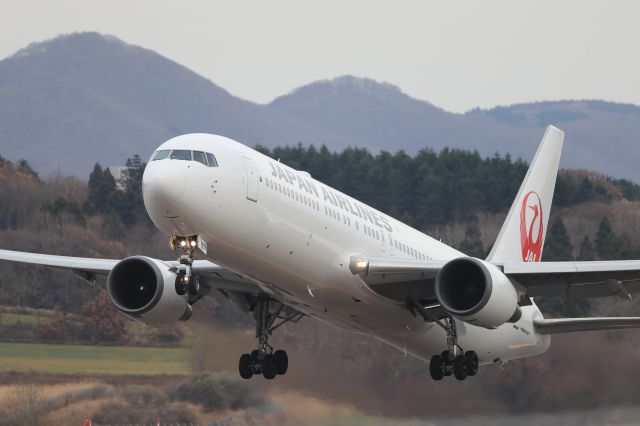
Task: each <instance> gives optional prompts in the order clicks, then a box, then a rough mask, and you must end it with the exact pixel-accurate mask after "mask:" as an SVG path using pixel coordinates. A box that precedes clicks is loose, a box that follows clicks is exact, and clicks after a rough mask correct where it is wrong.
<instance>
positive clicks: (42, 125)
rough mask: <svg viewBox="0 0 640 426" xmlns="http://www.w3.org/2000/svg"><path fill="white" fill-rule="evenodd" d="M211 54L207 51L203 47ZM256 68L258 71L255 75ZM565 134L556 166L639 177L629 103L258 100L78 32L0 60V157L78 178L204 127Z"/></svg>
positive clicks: (421, 135) (314, 94)
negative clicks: (457, 106) (481, 105)
mask: <svg viewBox="0 0 640 426" xmlns="http://www.w3.org/2000/svg"><path fill="white" fill-rule="evenodd" d="M207 54H212V55H215V52H207ZM256 72H259V69H257V70H256ZM547 124H556V125H558V126H559V127H561V128H562V129H564V130H566V131H567V139H566V145H565V147H566V148H565V153H564V157H563V163H562V164H563V166H564V167H572V168H585V169H590V170H596V171H598V172H601V173H604V174H607V175H611V176H615V177H624V178H629V179H632V180H634V181H636V182H640V170H638V168H637V167H636V164H638V163H639V162H640V151H639V150H637V149H635V148H634V147H635V146H637V143H638V136H637V135H640V108H638V107H636V106H633V105H623V104H615V103H608V102H603V101H560V102H540V103H534V104H522V105H514V106H509V107H500V108H494V109H491V110H474V111H470V112H468V113H466V114H453V113H450V112H447V111H444V110H442V109H440V108H438V107H437V106H434V105H432V104H430V103H428V102H425V101H421V100H417V99H413V98H411V97H410V96H408V95H407V94H405V93H403V92H402V91H401V90H400V89H399V88H397V87H395V86H393V85H390V84H387V83H378V82H375V81H373V80H369V79H364V78H356V77H351V76H344V77H339V78H336V79H333V80H326V81H318V82H314V83H311V84H309V85H306V86H304V87H301V88H299V89H297V90H294V91H293V92H291V93H290V94H287V95H284V96H281V97H279V98H277V99H275V100H274V101H273V102H271V103H270V104H268V105H259V104H255V103H252V102H248V101H245V100H242V99H239V98H237V97H235V96H233V95H231V94H230V93H228V92H227V91H225V90H224V89H223V88H221V87H219V86H217V85H215V84H214V83H213V82H211V81H209V80H207V79H205V78H203V77H201V76H199V75H197V74H195V73H193V72H192V71H190V70H189V69H187V68H185V67H183V66H181V65H179V64H177V63H175V62H173V61H171V60H170V59H167V58H164V57H162V56H160V55H158V54H156V53H154V52H152V51H150V50H147V49H143V48H140V47H136V46H132V45H129V44H126V43H125V42H122V41H120V40H118V39H116V38H114V37H111V36H105V35H100V34H97V33H77V34H71V35H66V36H61V37H58V38H56V39H54V40H50V41H45V42H42V43H36V44H33V45H31V46H29V47H27V48H25V49H23V50H21V51H19V52H17V53H16V54H14V55H12V56H10V57H8V58H5V59H4V60H2V61H0V154H2V155H4V156H5V157H8V158H9V159H12V160H17V159H18V158H27V159H29V161H30V162H31V164H32V165H33V166H34V167H35V168H36V169H37V170H38V171H39V172H41V173H44V174H45V175H46V174H47V173H50V172H53V171H57V170H58V169H60V170H61V171H62V172H63V173H64V174H72V175H76V176H81V177H83V178H86V176H87V175H88V173H89V171H90V170H91V168H92V166H93V164H94V163H95V162H96V161H99V162H100V163H101V164H103V165H119V164H122V163H123V162H124V159H125V158H128V157H130V156H131V155H132V154H135V153H139V154H140V155H141V156H142V157H143V158H146V157H147V156H148V155H149V154H150V153H151V151H152V150H153V149H154V148H155V147H156V146H157V145H159V144H160V143H161V142H163V141H164V140H166V139H167V138H170V137H172V136H175V135H178V134H181V133H188V132H212V133H219V134H223V135H225V136H229V137H232V138H234V139H238V140H239V141H241V142H243V143H245V144H247V145H249V146H255V145H258V144H260V145H263V146H266V147H275V146H282V145H295V144H297V143H299V142H301V143H303V144H305V145H310V144H315V145H316V146H319V145H323V144H324V145H327V146H328V147H329V148H330V149H332V150H341V149H344V148H345V147H347V146H358V147H368V148H370V149H371V150H374V151H376V150H388V151H391V152H395V151H397V150H400V149H402V150H405V151H407V152H409V153H416V152H418V151H419V150H420V149H422V148H425V147H429V148H432V149H435V150H440V149H442V148H443V147H458V148H465V149H477V150H478V151H479V152H480V153H481V154H482V155H493V154H494V153H495V152H500V153H511V154H512V155H513V156H514V157H520V156H521V157H522V158H524V159H526V160H529V159H530V158H531V156H532V154H533V151H534V149H535V147H536V145H537V142H538V141H539V140H540V138H541V136H542V133H543V131H544V127H545V126H546V125H547Z"/></svg>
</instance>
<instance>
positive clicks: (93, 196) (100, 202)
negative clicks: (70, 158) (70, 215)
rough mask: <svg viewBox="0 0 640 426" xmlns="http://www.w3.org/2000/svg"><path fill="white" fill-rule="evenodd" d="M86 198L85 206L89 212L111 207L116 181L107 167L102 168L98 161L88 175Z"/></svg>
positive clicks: (103, 210) (105, 210)
mask: <svg viewBox="0 0 640 426" xmlns="http://www.w3.org/2000/svg"><path fill="white" fill-rule="evenodd" d="M88 192H89V193H88V198H87V202H86V204H85V208H86V210H87V211H88V212H89V213H93V214H95V213H105V212H108V211H109V210H110V209H111V208H112V200H113V198H114V196H115V193H116V181H115V179H114V178H113V175H112V174H111V171H110V170H109V168H106V169H104V170H103V169H102V167H101V166H100V164H99V163H96V164H95V166H93V171H92V172H91V174H90V175H89V184H88Z"/></svg>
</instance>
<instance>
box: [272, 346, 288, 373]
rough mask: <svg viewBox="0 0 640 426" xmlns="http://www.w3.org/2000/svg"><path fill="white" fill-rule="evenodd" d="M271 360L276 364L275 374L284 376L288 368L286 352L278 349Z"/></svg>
mask: <svg viewBox="0 0 640 426" xmlns="http://www.w3.org/2000/svg"><path fill="white" fill-rule="evenodd" d="M273 359H274V361H275V364H276V373H277V374H279V375H282V374H285V373H286V372H287V369H288V368H289V357H288V356H287V352H286V351H283V350H282V349H278V350H277V351H275V353H274V354H273Z"/></svg>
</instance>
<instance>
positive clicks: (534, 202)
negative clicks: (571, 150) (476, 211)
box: [487, 126, 564, 263]
mask: <svg viewBox="0 0 640 426" xmlns="http://www.w3.org/2000/svg"><path fill="white" fill-rule="evenodd" d="M563 141H564V132H563V131H562V130H560V129H558V128H556V127H553V126H549V127H547V131H546V132H545V134H544V137H543V138H542V141H541V142H540V145H539V146H538V150H537V151H536V155H535V156H534V157H533V161H532V162H531V165H530V166H529V171H527V175H526V176H525V178H524V181H522V185H520V190H519V191H518V195H517V196H516V199H515V200H514V201H513V204H512V205H511V209H510V210H509V214H508V215H507V218H506V219H505V221H504V224H503V225H502V228H501V229H500V233H499V234H498V238H497V239H496V242H495V243H494V244H493V248H492V249H491V253H489V256H488V257H487V261H489V262H493V263H502V262H539V261H540V258H541V256H542V248H543V246H544V237H545V234H546V232H547V223H548V222H549V212H550V211H551V201H552V200H553V190H554V188H555V185H556V176H557V175H558V166H559V164H560V154H561V153H562V142H563Z"/></svg>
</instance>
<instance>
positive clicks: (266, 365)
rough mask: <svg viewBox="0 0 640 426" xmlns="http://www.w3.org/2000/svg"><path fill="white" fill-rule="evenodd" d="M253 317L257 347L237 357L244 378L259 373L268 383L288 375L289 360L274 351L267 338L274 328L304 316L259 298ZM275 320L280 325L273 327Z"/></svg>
mask: <svg viewBox="0 0 640 426" xmlns="http://www.w3.org/2000/svg"><path fill="white" fill-rule="evenodd" d="M253 316H254V318H255V320H256V338H257V339H258V348H257V349H255V350H253V351H252V352H251V353H250V354H242V356H240V361H239V362H238V370H239V372H240V377H242V378H243V379H250V378H251V377H252V376H253V375H258V374H262V376H263V377H264V378H265V379H268V380H271V379H274V378H275V377H276V376H278V375H283V374H285V373H286V372H287V369H288V368H289V357H288V355H287V352H286V351H284V350H282V349H279V350H276V351H274V350H273V347H272V346H271V345H269V342H268V340H269V336H270V335H271V334H273V331H274V330H275V329H276V328H278V327H280V326H281V325H283V324H285V323H287V322H297V321H298V320H300V318H302V317H303V316H304V314H303V313H300V312H298V311H296V310H295V309H292V308H290V307H288V306H285V305H283V304H282V303H280V302H278V301H276V300H273V299H269V298H264V297H260V298H258V299H257V300H256V303H255V305H254V307H253ZM278 319H279V320H280V322H279V323H277V324H275V322H276V321H277V320H278Z"/></svg>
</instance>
